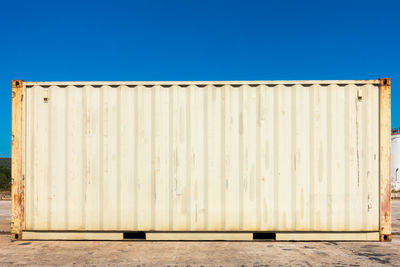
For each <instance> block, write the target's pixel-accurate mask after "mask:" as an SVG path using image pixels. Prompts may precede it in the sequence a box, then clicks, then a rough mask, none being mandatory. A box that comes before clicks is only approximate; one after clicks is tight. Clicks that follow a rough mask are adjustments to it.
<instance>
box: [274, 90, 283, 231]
mask: <svg viewBox="0 0 400 267" xmlns="http://www.w3.org/2000/svg"><path fill="white" fill-rule="evenodd" d="M274 89H275V90H273V94H274V177H273V180H274V226H273V227H274V229H278V227H279V205H278V204H279V198H278V190H279V168H278V167H279V165H278V163H279V121H278V116H279V109H278V108H279V93H280V89H281V86H280V85H278V86H277V88H274Z"/></svg>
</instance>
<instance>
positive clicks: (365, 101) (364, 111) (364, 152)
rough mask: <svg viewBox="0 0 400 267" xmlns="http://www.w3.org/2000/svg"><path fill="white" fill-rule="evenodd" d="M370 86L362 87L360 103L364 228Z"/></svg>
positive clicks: (365, 223)
mask: <svg viewBox="0 0 400 267" xmlns="http://www.w3.org/2000/svg"><path fill="white" fill-rule="evenodd" d="M369 87H370V85H367V86H365V85H364V86H362V87H361V88H360V90H362V91H361V93H362V100H361V101H360V104H361V106H362V113H361V115H362V118H361V124H362V132H361V136H362V165H361V166H362V168H361V181H360V182H361V183H362V194H361V198H362V201H361V203H362V207H363V208H362V209H361V213H362V224H363V227H364V230H367V228H368V225H367V213H368V203H367V195H368V193H367V184H368V179H367V178H368V175H369V174H368V173H367V172H366V170H367V168H368V169H369V168H370V166H368V167H367V164H366V163H367V155H370V151H368V150H369V149H368V143H367V139H368V138H367V137H369V131H368V127H367V114H368V107H369V105H368V104H369V103H368V101H369V98H368V97H367V96H368V94H369ZM367 152H368V153H367Z"/></svg>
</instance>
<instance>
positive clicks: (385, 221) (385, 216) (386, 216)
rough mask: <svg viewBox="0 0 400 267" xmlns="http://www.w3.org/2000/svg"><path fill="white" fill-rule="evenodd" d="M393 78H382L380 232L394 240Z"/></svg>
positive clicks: (380, 108) (388, 238)
mask: <svg viewBox="0 0 400 267" xmlns="http://www.w3.org/2000/svg"><path fill="white" fill-rule="evenodd" d="M390 89H391V80H390V79H380V90H379V92H380V97H379V122H380V126H379V129H380V133H379V136H380V168H379V170H380V174H379V175H380V205H381V207H380V233H381V241H390V240H392V229H391V228H392V225H391V222H392V216H391V215H392V214H391V204H390V200H391V197H390V194H391V190H390V189H391V186H390V181H391V179H390V142H391V112H390V108H391V92H390Z"/></svg>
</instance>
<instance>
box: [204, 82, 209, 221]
mask: <svg viewBox="0 0 400 267" xmlns="http://www.w3.org/2000/svg"><path fill="white" fill-rule="evenodd" d="M208 89H209V86H206V87H204V96H203V101H204V102H203V105H204V106H203V108H204V122H203V125H204V126H203V127H204V136H203V138H204V140H203V142H204V229H208V205H209V203H208V91H209V90H208Z"/></svg>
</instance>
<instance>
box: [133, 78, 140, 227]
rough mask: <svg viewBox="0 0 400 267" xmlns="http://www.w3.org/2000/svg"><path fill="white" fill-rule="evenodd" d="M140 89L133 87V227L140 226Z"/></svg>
mask: <svg viewBox="0 0 400 267" xmlns="http://www.w3.org/2000/svg"><path fill="white" fill-rule="evenodd" d="M138 91H139V87H138V86H136V87H135V88H134V89H133V103H134V112H133V113H134V114H133V115H134V129H133V131H134V137H133V138H134V140H133V207H134V210H133V211H132V212H133V227H134V228H135V229H137V228H138V207H139V205H138V167H139V166H138V165H139V164H138V162H139V153H138V137H139V131H138V125H139V124H138V113H139V108H138V105H139V100H138Z"/></svg>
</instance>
